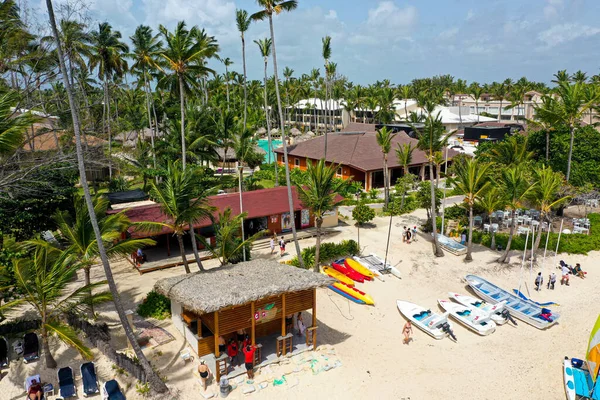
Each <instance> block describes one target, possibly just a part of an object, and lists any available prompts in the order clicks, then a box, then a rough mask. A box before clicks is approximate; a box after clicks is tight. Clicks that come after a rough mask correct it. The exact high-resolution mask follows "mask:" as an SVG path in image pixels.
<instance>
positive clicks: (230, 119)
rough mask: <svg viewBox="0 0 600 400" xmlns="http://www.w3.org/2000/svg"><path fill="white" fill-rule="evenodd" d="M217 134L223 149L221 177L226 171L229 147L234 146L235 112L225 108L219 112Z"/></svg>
mask: <svg viewBox="0 0 600 400" xmlns="http://www.w3.org/2000/svg"><path fill="white" fill-rule="evenodd" d="M214 124H215V125H214V129H215V136H216V138H217V143H218V144H219V146H220V147H221V148H222V149H223V151H224V155H223V168H221V179H223V172H224V171H225V163H226V162H227V154H228V151H229V149H231V148H233V146H234V141H235V135H236V128H237V127H236V122H235V116H234V113H233V112H230V111H227V110H223V111H221V113H220V114H219V117H218V119H215V120H214Z"/></svg>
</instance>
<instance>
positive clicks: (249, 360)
mask: <svg viewBox="0 0 600 400" xmlns="http://www.w3.org/2000/svg"><path fill="white" fill-rule="evenodd" d="M255 351H256V346H252V345H247V346H246V347H244V350H243V352H244V361H245V365H246V373H247V374H248V379H254V352H255Z"/></svg>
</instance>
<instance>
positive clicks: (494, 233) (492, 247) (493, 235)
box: [490, 229, 496, 250]
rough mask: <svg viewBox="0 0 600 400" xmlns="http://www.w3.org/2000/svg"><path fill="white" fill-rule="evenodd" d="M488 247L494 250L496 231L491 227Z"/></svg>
mask: <svg viewBox="0 0 600 400" xmlns="http://www.w3.org/2000/svg"><path fill="white" fill-rule="evenodd" d="M490 249H492V250H496V231H495V230H493V229H492V241H491V243H490Z"/></svg>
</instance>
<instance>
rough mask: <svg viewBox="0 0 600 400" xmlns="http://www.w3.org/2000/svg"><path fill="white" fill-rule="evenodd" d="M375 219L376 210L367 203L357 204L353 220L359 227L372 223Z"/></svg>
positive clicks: (353, 212)
mask: <svg viewBox="0 0 600 400" xmlns="http://www.w3.org/2000/svg"><path fill="white" fill-rule="evenodd" d="M373 218H375V210H373V209H372V208H371V207H369V206H368V205H366V204H365V203H359V204H357V205H356V207H354V209H353V210H352V219H354V220H355V221H356V223H357V224H358V225H359V226H360V225H362V224H365V223H367V222H371V221H372V220H373Z"/></svg>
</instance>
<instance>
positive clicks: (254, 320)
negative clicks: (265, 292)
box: [250, 302, 256, 346]
mask: <svg viewBox="0 0 600 400" xmlns="http://www.w3.org/2000/svg"><path fill="white" fill-rule="evenodd" d="M250 312H251V315H250V320H251V321H252V328H251V332H250V334H251V335H252V336H251V339H252V346H254V345H256V319H255V318H254V313H255V312H256V311H255V308H254V302H252V303H250Z"/></svg>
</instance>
